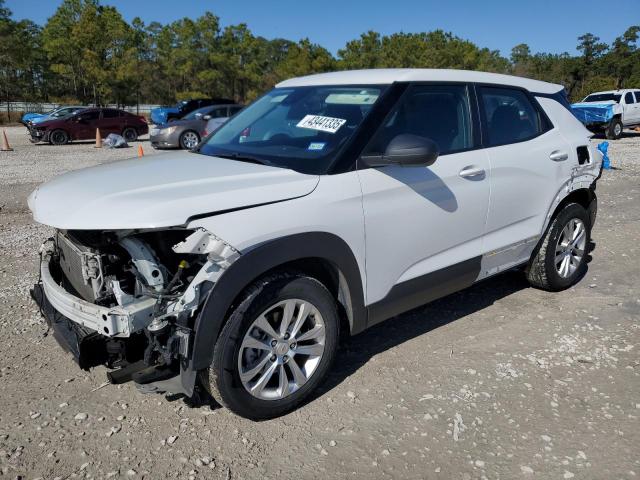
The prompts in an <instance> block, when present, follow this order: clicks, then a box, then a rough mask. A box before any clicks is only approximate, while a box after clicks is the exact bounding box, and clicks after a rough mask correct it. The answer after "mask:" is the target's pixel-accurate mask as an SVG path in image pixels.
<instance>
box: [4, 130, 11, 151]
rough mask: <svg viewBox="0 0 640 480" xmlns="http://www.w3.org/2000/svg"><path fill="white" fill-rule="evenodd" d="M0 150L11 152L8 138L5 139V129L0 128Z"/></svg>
mask: <svg viewBox="0 0 640 480" xmlns="http://www.w3.org/2000/svg"><path fill="white" fill-rule="evenodd" d="M2 151H3V152H12V151H13V148H11V147H10V146H9V140H7V131H6V130H5V129H4V128H3V129H2Z"/></svg>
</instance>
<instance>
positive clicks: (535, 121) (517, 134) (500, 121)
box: [480, 87, 544, 146]
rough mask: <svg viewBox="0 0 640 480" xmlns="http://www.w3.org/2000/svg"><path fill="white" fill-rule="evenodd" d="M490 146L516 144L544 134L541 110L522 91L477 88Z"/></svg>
mask: <svg viewBox="0 0 640 480" xmlns="http://www.w3.org/2000/svg"><path fill="white" fill-rule="evenodd" d="M480 97H481V99H482V100H481V101H482V105H483V107H484V120H485V124H486V126H487V133H488V137H489V138H488V144H489V146H496V145H506V144H509V143H518V142H522V141H525V140H528V139H531V138H533V137H536V136H538V135H540V134H541V133H543V131H544V128H543V122H542V118H541V117H540V113H539V112H538V110H537V109H536V107H535V106H534V105H533V104H532V103H531V100H530V99H529V97H528V96H527V94H526V93H525V92H523V91H522V90H516V89H512V88H501V87H480Z"/></svg>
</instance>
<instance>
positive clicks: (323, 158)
mask: <svg viewBox="0 0 640 480" xmlns="http://www.w3.org/2000/svg"><path fill="white" fill-rule="evenodd" d="M384 88H385V87H381V86H374V87H372V86H367V87H352V86H312V87H295V88H277V89H275V90H272V91H271V92H269V93H268V94H266V95H265V96H263V97H261V98H260V99H258V100H257V101H256V102H254V103H253V104H252V105H250V106H249V107H247V108H245V109H244V110H242V111H241V112H240V113H238V114H237V115H236V116H235V117H233V118H232V119H231V120H230V121H229V122H227V123H226V124H225V125H224V126H222V127H221V128H220V129H219V130H217V131H216V132H215V133H214V134H212V136H210V137H209V138H208V139H207V140H206V141H205V142H204V143H203V145H202V146H201V147H200V149H199V153H203V154H205V155H216V156H222V157H230V158H234V157H237V158H238V159H239V160H244V159H246V160H249V161H251V160H253V161H256V162H258V163H265V164H267V165H273V166H277V167H284V168H291V169H293V170H296V171H299V172H302V173H314V174H318V173H324V172H326V171H327V170H328V168H329V166H330V165H331V163H332V161H333V159H334V158H335V157H336V155H337V154H338V152H339V151H340V149H341V148H342V147H343V146H344V145H345V144H346V143H347V142H348V141H349V139H350V138H351V137H352V136H353V134H354V132H355V131H356V129H357V128H358V127H359V126H360V124H361V123H362V121H363V120H364V118H365V117H366V116H367V115H368V114H369V112H370V111H371V109H372V108H373V105H374V104H375V103H376V101H377V100H378V98H379V97H380V95H381V94H382V92H383V91H384Z"/></svg>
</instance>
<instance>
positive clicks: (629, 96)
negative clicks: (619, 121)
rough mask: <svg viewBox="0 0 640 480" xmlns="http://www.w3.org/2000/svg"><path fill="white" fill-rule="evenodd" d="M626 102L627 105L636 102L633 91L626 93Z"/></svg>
mask: <svg viewBox="0 0 640 480" xmlns="http://www.w3.org/2000/svg"><path fill="white" fill-rule="evenodd" d="M624 103H626V104H627V105H631V104H632V103H635V101H634V100H633V93H631V92H627V93H626V94H625V96H624Z"/></svg>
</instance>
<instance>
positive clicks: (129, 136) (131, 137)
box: [122, 127, 138, 142]
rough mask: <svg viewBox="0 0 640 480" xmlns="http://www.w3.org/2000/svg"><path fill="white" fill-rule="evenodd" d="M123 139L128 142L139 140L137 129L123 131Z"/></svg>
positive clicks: (129, 128)
mask: <svg viewBox="0 0 640 480" xmlns="http://www.w3.org/2000/svg"><path fill="white" fill-rule="evenodd" d="M122 137H123V138H124V139H125V140H126V141H127V142H135V141H136V140H137V139H138V132H137V131H136V129H135V128H131V127H128V128H125V129H124V130H123V132H122Z"/></svg>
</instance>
